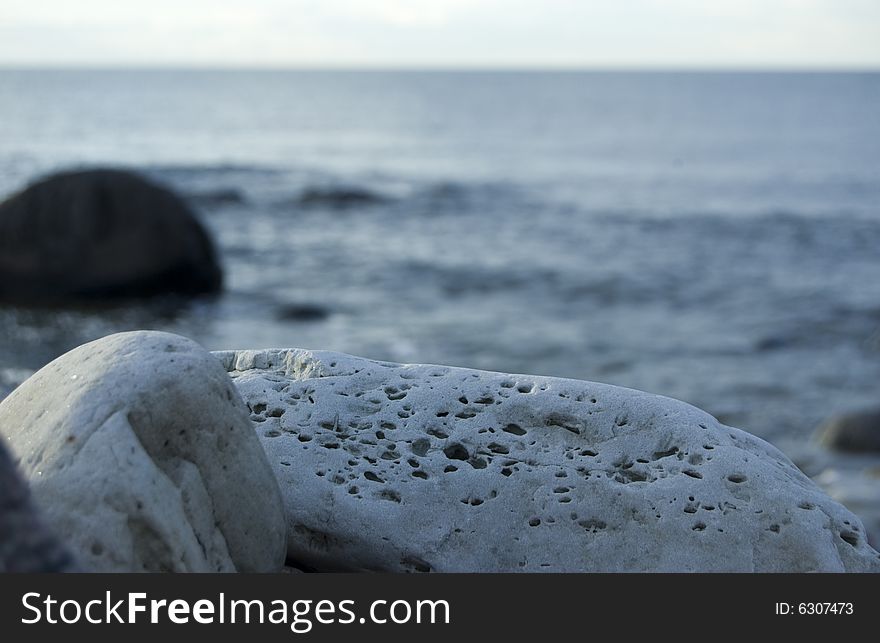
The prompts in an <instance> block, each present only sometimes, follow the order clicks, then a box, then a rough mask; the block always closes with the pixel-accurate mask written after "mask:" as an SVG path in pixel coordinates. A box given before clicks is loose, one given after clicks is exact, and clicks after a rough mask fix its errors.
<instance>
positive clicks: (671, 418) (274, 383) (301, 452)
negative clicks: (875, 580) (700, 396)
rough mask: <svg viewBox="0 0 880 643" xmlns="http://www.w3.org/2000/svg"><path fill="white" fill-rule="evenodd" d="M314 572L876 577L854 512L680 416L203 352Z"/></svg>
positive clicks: (546, 384) (591, 390) (875, 558)
mask: <svg viewBox="0 0 880 643" xmlns="http://www.w3.org/2000/svg"><path fill="white" fill-rule="evenodd" d="M217 355H218V356H219V357H220V358H221V360H222V361H223V362H224V364H225V365H226V368H227V370H228V371H229V372H230V374H231V375H232V376H233V380H234V382H235V384H236V386H237V387H238V389H239V391H240V392H241V394H242V396H243V397H244V399H245V401H246V402H247V404H248V406H249V407H250V409H251V412H252V414H251V419H252V420H253V421H254V422H255V423H256V429H257V433H258V435H259V437H260V439H261V440H262V442H263V445H264V447H265V449H266V451H267V453H268V454H269V458H270V462H271V464H272V466H273V467H274V469H275V472H276V475H277V476H278V479H279V481H280V484H281V489H282V495H283V496H284V502H285V509H286V514H287V522H288V556H289V560H291V561H295V562H296V564H297V566H300V567H303V568H309V569H317V570H327V569H340V570H383V571H417V572H423V571H440V572H503V571H527V572H562V571H566V572H579V571H607V572H623V571H658V572H659V571H666V572H672V571H676V572H680V571H699V572H710V571H749V572H768V571H769V572H806V571H828V572H830V571H878V570H880V555H878V553H877V552H876V551H874V550H873V549H872V548H871V547H870V546H869V545H868V544H867V543H866V542H865V537H864V529H863V527H862V525H861V523H860V521H859V519H858V518H856V517H855V516H854V515H853V514H852V513H850V512H849V511H848V510H846V509H845V508H844V507H842V506H841V505H840V504H838V503H837V502H835V501H833V500H832V499H830V498H829V497H828V496H827V495H825V494H824V493H822V491H821V490H820V489H819V488H818V487H817V486H816V485H815V484H814V483H813V482H812V481H811V480H810V479H809V478H807V477H806V476H805V475H803V474H802V473H801V472H800V471H799V470H798V469H797V468H796V467H795V466H794V465H793V464H792V463H791V462H790V461H789V460H788V458H786V457H785V456H784V455H783V454H782V453H781V452H779V451H778V450H777V449H775V448H774V447H772V446H770V445H769V444H767V443H766V442H764V441H762V440H760V439H758V438H756V437H754V436H752V435H750V434H748V433H745V432H743V431H740V430H738V429H735V428H731V427H728V426H724V425H722V424H719V423H718V422H717V421H716V420H715V419H714V418H713V417H711V416H709V415H708V414H706V413H704V412H703V411H700V410H699V409H696V408H694V407H692V406H689V405H687V404H684V403H682V402H678V401H675V400H671V399H668V398H664V397H660V396H657V395H651V394H648V393H642V392H639V391H634V390H629V389H623V388H617V387H613V386H607V385H603V384H596V383H592V382H583V381H576V380H566V379H557V378H550V377H534V376H526V375H505V374H501V373H488V372H481V371H474V370H467V369H460V368H450V367H444V366H425V365H401V364H391V363H384V362H375V361H370V360H366V359H361V358H357V357H351V356H348V355H342V354H338V353H330V352H320V351H315V352H311V351H305V350H298V349H289V350H267V351H237V352H236V351H227V352H223V353H217Z"/></svg>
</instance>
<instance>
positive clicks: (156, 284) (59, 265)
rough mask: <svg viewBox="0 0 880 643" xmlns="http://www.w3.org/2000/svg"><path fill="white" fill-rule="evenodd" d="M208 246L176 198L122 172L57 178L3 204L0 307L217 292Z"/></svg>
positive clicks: (216, 267)
mask: <svg viewBox="0 0 880 643" xmlns="http://www.w3.org/2000/svg"><path fill="white" fill-rule="evenodd" d="M221 285H222V271H221V268H220V264H219V262H218V259H217V254H216V251H215V249H214V244H213V242H212V241H211V238H210V237H209V236H208V233H207V232H206V230H205V229H204V227H203V226H202V225H201V224H200V223H199V221H198V220H197V218H196V217H195V215H194V214H193V212H192V211H191V210H190V208H189V207H188V206H187V205H186V203H184V201H183V200H181V199H180V198H178V197H177V196H176V195H175V194H174V193H172V192H171V191H170V190H167V189H166V188H164V187H161V186H158V185H155V184H153V183H151V182H150V181H148V180H146V179H145V178H143V177H141V176H138V175H137V174H134V173H131V172H126V171H121V170H108V169H96V170H84V171H76V172H64V173H60V174H55V175H53V176H51V177H49V178H46V179H43V180H41V181H39V182H37V183H35V184H33V185H31V186H29V187H28V188H26V189H25V190H23V191H22V192H19V193H18V194H16V195H14V196H11V197H10V198H8V199H7V200H6V201H4V202H3V203H0V301H6V302H11V303H18V304H66V303H82V302H94V301H104V300H115V299H120V298H138V297H150V296H155V295H164V294H177V295H196V294H202V293H214V292H217V291H218V290H219V289H220V288H221Z"/></svg>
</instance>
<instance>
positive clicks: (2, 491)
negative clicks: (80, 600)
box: [0, 444, 76, 572]
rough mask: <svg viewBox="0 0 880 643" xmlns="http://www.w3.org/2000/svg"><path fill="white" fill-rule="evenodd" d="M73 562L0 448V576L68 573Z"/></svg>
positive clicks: (74, 568) (7, 455)
mask: <svg viewBox="0 0 880 643" xmlns="http://www.w3.org/2000/svg"><path fill="white" fill-rule="evenodd" d="M71 571H76V566H75V564H74V562H73V558H72V557H71V555H70V553H69V552H68V551H67V549H66V548H65V547H64V546H62V545H61V543H60V542H58V540H57V539H56V538H55V536H54V535H53V534H52V533H51V532H50V531H49V529H48V528H47V527H46V525H45V524H44V523H43V520H42V518H41V517H40V515H39V514H38V513H37V510H36V508H35V507H34V505H33V503H32V502H31V495H30V491H29V489H28V486H27V484H26V483H25V482H24V480H22V479H21V476H19V474H18V471H16V468H15V464H14V463H13V462H12V458H11V457H10V456H9V452H8V451H6V448H5V447H4V446H3V445H2V444H0V572H71Z"/></svg>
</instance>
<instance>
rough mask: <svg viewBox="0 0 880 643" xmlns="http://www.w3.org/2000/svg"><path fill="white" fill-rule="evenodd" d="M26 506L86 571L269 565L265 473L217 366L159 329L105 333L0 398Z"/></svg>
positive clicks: (277, 516)
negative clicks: (27, 492) (28, 492)
mask: <svg viewBox="0 0 880 643" xmlns="http://www.w3.org/2000/svg"><path fill="white" fill-rule="evenodd" d="M0 434H2V436H3V438H4V439H5V440H6V444H7V446H8V447H9V448H10V449H11V450H12V452H13V454H14V455H15V456H16V457H17V459H18V464H19V468H20V469H21V471H22V473H23V475H24V476H25V477H26V478H27V479H28V481H29V483H30V485H31V489H32V492H33V497H34V501H35V503H36V504H37V505H38V506H39V507H40V508H41V509H42V510H43V512H44V514H45V516H46V520H47V522H48V524H49V526H50V527H51V528H52V529H53V530H54V531H55V533H57V534H59V535H60V536H62V537H63V538H64V539H65V541H66V544H67V545H68V546H69V548H70V549H71V550H72V551H73V553H74V555H75V556H76V558H77V560H78V561H79V563H80V564H81V565H82V566H83V568H84V569H86V570H91V571H103V572H107V571H114V572H115V571H119V572H128V571H150V572H155V571H174V572H184V571H189V572H215V571H224V572H232V571H241V572H275V571H280V569H281V567H282V565H283V563H284V558H285V538H286V535H285V523H284V514H283V508H282V502H281V497H280V494H279V488H278V483H277V482H276V480H275V478H274V476H273V474H272V469H271V468H270V466H269V463H268V461H267V459H266V454H265V453H264V452H263V449H262V447H261V446H260V443H259V441H258V440H257V438H256V436H255V435H254V430H253V426H252V424H251V422H250V420H249V418H248V410H247V408H246V407H245V405H244V403H243V402H242V400H241V397H240V396H239V394H238V392H237V391H236V389H235V387H234V386H233V385H232V382H231V381H230V379H229V377H228V376H227V374H226V372H225V371H224V369H223V367H222V366H221V365H220V363H219V362H218V361H217V359H216V358H214V357H213V356H212V355H211V354H210V353H208V352H207V351H205V350H204V349H202V348H201V347H200V346H198V345H197V344H195V343H194V342H192V341H190V340H188V339H185V338H183V337H179V336H177V335H171V334H168V333H160V332H144V331H141V332H132V333H121V334H118V335H111V336H109V337H105V338H103V339H100V340H97V341H95V342H91V343H89V344H85V345H83V346H80V347H79V348H76V349H74V350H73V351H70V352H69V353H66V354H65V355H63V356H61V357H59V358H58V359H56V360H55V361H53V362H51V363H50V364H48V365H47V366H45V367H44V368H42V369H41V370H39V371H38V372H37V373H35V374H34V375H33V376H31V377H30V378H29V379H28V380H26V381H25V382H24V383H23V384H21V386H19V387H18V388H17V389H16V390H15V391H14V392H13V393H11V394H10V395H9V397H7V398H6V399H5V400H3V402H2V403H0Z"/></svg>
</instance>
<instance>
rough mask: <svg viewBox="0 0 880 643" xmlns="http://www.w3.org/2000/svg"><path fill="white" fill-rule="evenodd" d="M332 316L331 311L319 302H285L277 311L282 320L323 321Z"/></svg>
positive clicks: (276, 315)
mask: <svg viewBox="0 0 880 643" xmlns="http://www.w3.org/2000/svg"><path fill="white" fill-rule="evenodd" d="M329 316H330V311H329V310H328V309H327V308H325V307H324V306H320V305H318V304H285V305H283V306H281V307H280V308H279V309H278V311H277V312H276V313H275V317H276V319H279V320H281V321H294V322H311V321H322V320H324V319H327V318H328V317H329Z"/></svg>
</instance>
